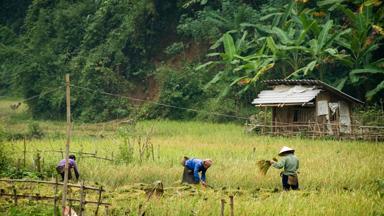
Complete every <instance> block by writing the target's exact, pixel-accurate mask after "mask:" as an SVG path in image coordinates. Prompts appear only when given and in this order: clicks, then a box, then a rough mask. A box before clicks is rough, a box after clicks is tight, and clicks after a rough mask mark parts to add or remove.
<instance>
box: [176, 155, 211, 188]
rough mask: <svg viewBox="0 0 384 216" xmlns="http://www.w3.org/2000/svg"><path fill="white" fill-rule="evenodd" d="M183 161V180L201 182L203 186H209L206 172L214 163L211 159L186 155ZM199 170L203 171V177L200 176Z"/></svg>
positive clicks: (194, 182) (191, 182)
mask: <svg viewBox="0 0 384 216" xmlns="http://www.w3.org/2000/svg"><path fill="white" fill-rule="evenodd" d="M181 163H182V165H183V166H184V173H183V180H182V182H186V183H190V184H199V183H201V184H202V185H203V186H207V183H206V177H205V173H206V171H207V169H208V168H209V167H210V166H211V165H212V163H213V162H212V160H211V159H205V160H201V159H197V158H191V159H189V158H188V157H184V159H183V160H182V162H181ZM199 172H201V177H200V176H199Z"/></svg>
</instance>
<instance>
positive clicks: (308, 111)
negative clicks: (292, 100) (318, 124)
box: [272, 106, 316, 132]
mask: <svg viewBox="0 0 384 216" xmlns="http://www.w3.org/2000/svg"><path fill="white" fill-rule="evenodd" d="M315 114H316V109H315V107H302V106H286V107H275V108H273V112H272V115H273V118H272V119H273V126H277V127H274V130H273V131H274V132H279V131H298V130H300V126H299V125H304V124H307V123H308V122H315V120H316V115H315ZM296 125H297V126H296Z"/></svg>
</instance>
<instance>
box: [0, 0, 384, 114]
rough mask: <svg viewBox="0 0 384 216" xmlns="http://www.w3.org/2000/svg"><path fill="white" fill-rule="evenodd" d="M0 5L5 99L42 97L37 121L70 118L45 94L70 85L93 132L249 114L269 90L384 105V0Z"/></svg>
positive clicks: (61, 103)
mask: <svg viewBox="0 0 384 216" xmlns="http://www.w3.org/2000/svg"><path fill="white" fill-rule="evenodd" d="M0 4H1V7H0V8H1V9H2V11H1V13H0V92H1V93H2V94H16V95H20V96H22V97H24V98H29V97H31V96H35V95H41V97H39V98H38V99H37V100H30V101H28V103H29V104H28V105H29V107H30V110H31V112H32V114H33V116H35V117H39V118H62V117H64V114H65V95H64V94H63V91H55V92H53V93H49V94H45V93H47V92H48V91H50V90H51V89H53V88H57V87H59V86H62V85H63V84H64V78H63V77H64V74H66V73H69V74H71V80H72V83H73V85H74V86H80V87H82V88H83V89H76V88H74V91H73V94H72V104H73V116H74V117H75V118H77V119H80V120H84V121H103V120H108V119H114V118H120V117H125V116H128V115H130V114H135V115H140V116H141V117H144V118H158V117H161V118H175V119H185V118H206V116H205V115H204V114H201V113H200V114H198V113H194V112H191V111H190V110H188V109H192V110H193V109H197V108H198V109H201V110H204V111H207V112H220V113H225V114H242V113H244V114H247V113H249V112H250V109H251V108H252V107H251V105H250V102H251V100H252V98H253V97H255V96H256V95H257V93H258V91H259V90H260V89H261V88H262V85H261V82H260V81H262V80H264V79H271V78H273V79H275V78H278V79H302V78H310V79H319V80H322V81H324V82H326V83H328V84H330V85H333V86H335V87H337V88H338V89H340V90H342V91H345V92H346V93H349V94H351V95H352V96H355V97H357V98H359V99H361V100H364V101H367V102H368V103H372V104H373V103H376V102H378V101H379V100H380V99H382V98H383V96H384V57H383V54H382V53H384V50H383V46H382V43H383V38H384V30H383V26H384V19H383V18H384V7H383V5H382V2H381V1H379V0H367V1H363V0H354V1H346V0H322V1H308V0H296V1H288V0H278V1H267V0H264V1H251V0H179V1H166V0H140V1H136V0H78V1H68V0H56V1H53V0H33V1H30V0H29V1H28V0H18V1H1V3H0ZM84 89H92V90H93V91H85V90H84ZM101 92H108V93H111V94H116V95H122V96H127V97H130V98H138V99H140V100H139V101H144V103H142V102H140V103H138V102H137V101H132V100H129V99H126V98H122V97H111V95H106V94H102V93H101ZM43 95H44V96H43ZM153 102H155V103H153ZM161 104H167V105H170V106H167V107H164V106H161ZM138 107H139V108H138ZM176 107H183V108H187V109H182V110H180V109H177V108H176ZM216 120H217V119H216Z"/></svg>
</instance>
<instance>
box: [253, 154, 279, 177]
mask: <svg viewBox="0 0 384 216" xmlns="http://www.w3.org/2000/svg"><path fill="white" fill-rule="evenodd" d="M272 160H274V161H277V159H276V158H273V159H272ZM271 165H272V164H271V162H270V161H269V160H259V161H257V166H258V167H259V170H260V173H261V174H263V175H265V174H267V172H268V169H269V167H271Z"/></svg>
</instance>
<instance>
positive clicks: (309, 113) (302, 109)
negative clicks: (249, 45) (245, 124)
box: [252, 80, 363, 135]
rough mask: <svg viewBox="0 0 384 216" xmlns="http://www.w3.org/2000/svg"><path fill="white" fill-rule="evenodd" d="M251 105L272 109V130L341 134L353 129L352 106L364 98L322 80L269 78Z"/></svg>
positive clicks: (278, 131) (270, 126)
mask: <svg viewBox="0 0 384 216" xmlns="http://www.w3.org/2000/svg"><path fill="white" fill-rule="evenodd" d="M264 82H265V83H266V84H267V85H269V86H270V87H272V89H271V90H263V91H261V92H260V94H259V95H258V97H257V98H256V99H254V100H253V102H252V104H254V105H255V106H256V107H266V108H271V109H272V123H271V125H268V127H269V128H271V130H269V131H270V132H272V133H280V134H281V133H287V134H289V133H290V132H294V133H295V132H296V133H297V132H298V131H299V132H300V131H304V132H311V134H319V135H321V134H326V135H328V134H329V135H340V134H349V133H351V132H352V128H351V122H352V115H351V113H352V107H353V106H356V105H361V104H363V102H362V101H360V100H358V99H356V98H354V97H352V96H350V95H348V94H345V93H343V92H341V91H339V90H338V89H336V88H334V87H332V86H330V85H328V84H326V83H324V82H322V81H319V80H267V81H264Z"/></svg>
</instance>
